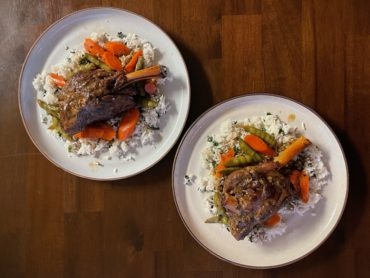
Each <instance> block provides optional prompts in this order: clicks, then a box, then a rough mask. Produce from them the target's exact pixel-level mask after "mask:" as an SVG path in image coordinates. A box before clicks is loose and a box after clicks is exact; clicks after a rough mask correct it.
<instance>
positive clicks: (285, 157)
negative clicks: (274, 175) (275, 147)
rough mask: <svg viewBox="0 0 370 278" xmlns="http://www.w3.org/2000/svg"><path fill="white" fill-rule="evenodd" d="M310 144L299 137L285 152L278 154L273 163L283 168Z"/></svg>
mask: <svg viewBox="0 0 370 278" xmlns="http://www.w3.org/2000/svg"><path fill="white" fill-rule="evenodd" d="M310 144H311V142H310V140H308V139H307V138H306V137H304V136H301V137H299V138H297V139H296V140H295V141H293V142H292V143H291V144H290V145H289V146H288V147H287V148H286V149H285V150H283V151H282V152H281V153H279V155H278V156H277V157H275V159H274V161H275V162H277V163H279V165H280V166H284V165H286V164H287V163H288V162H289V161H290V160H292V159H293V158H294V157H295V156H296V155H298V154H299V153H300V152H301V151H303V150H304V149H305V148H306V147H307V146H309V145H310Z"/></svg>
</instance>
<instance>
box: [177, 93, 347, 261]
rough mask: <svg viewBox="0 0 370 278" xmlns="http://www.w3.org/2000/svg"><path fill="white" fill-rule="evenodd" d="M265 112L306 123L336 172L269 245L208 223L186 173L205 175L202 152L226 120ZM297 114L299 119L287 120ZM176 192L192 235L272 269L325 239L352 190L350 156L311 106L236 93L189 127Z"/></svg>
mask: <svg viewBox="0 0 370 278" xmlns="http://www.w3.org/2000/svg"><path fill="white" fill-rule="evenodd" d="M264 112H272V113H275V114H277V115H279V116H280V118H281V119H282V120H283V121H286V122H288V123H289V124H290V125H291V126H297V127H301V124H302V122H304V123H305V126H306V132H305V135H306V136H307V137H308V138H309V139H310V140H311V141H312V142H313V143H314V144H316V145H317V146H318V147H319V148H320V149H321V150H322V151H323V153H324V156H325V158H324V160H325V161H326V164H327V166H328V168H329V171H330V172H331V178H330V181H329V185H328V186H326V187H325V188H324V191H323V196H324V198H323V199H322V200H321V201H320V202H319V203H318V205H317V206H316V207H315V209H314V211H313V212H314V213H315V214H316V216H313V215H312V214H311V213H310V212H307V213H306V214H304V216H303V217H300V216H297V217H294V218H293V219H292V221H291V222H289V223H288V228H287V231H286V233H284V234H283V235H282V236H278V237H276V238H275V239H274V240H273V241H272V242H269V243H267V244H263V245H260V244H256V243H250V242H249V241H248V240H247V239H245V240H243V241H236V240H235V239H234V238H233V237H232V236H231V234H230V233H229V232H228V231H227V230H226V229H225V228H223V227H222V226H221V225H218V224H205V223H204V221H205V219H207V218H208V217H209V212H208V211H207V209H206V208H205V206H204V200H203V198H204V197H203V196H202V194H201V193H200V192H199V191H198V188H197V186H196V185H194V184H193V185H190V186H189V185H184V176H185V175H186V174H194V175H195V176H197V177H198V179H200V178H201V177H202V176H204V175H206V171H205V170H204V169H203V168H202V162H201V160H202V158H201V152H202V150H203V149H204V148H205V146H206V142H207V135H210V134H214V133H217V132H219V127H220V124H221V123H222V122H224V121H225V120H229V119H235V120H238V119H245V118H248V117H251V116H255V115H261V114H262V113H264ZM290 114H294V115H295V117H296V119H295V120H294V121H288V120H287V119H288V116H289V115H290ZM172 187H173V194H174V199H175V203H176V206H177V209H178V211H179V214H180V216H181V218H182V220H183V222H184V224H185V226H186V228H187V229H188V230H189V232H190V233H191V235H192V236H193V237H194V238H195V239H196V240H197V241H198V242H199V243H200V245H202V246H203V247H204V248H205V249H206V250H208V251H209V252H211V253H212V254H214V255H215V256H217V257H219V258H221V259H223V260H226V261H228V262H230V263H233V264H236V265H240V266H243V267H250V268H272V267H278V266H283V265H287V264H289V263H292V262H295V261H297V260H299V259H301V258H303V257H304V256H306V255H308V254H309V253H311V252H312V251H313V250H315V249H316V248H317V247H318V246H319V245H320V244H321V243H323V242H324V241H325V240H326V239H327V237H328V236H329V235H330V233H331V232H332V231H333V229H334V228H335V226H336V225H337V223H338V221H339V219H340V217H341V215H342V212H343V210H344V207H345V203H346V199H347V191H348V172H347V164H346V160H345V157H344V154H343V151H342V148H341V146H340V143H339V141H338V139H337V138H336V136H335V135H334V133H333V131H332V130H331V129H330V127H329V126H328V125H327V124H326V123H325V122H324V121H323V120H322V119H321V118H320V117H319V116H318V115H317V114H316V113H315V112H313V111H312V110H310V109H308V108H307V107H305V106H303V105H301V104H299V103H297V102H295V101H292V100H290V99H287V98H282V97H278V96H273V95H265V94H255V95H245V96H241V97H236V98H232V99H230V100H227V101H225V102H222V103H220V104H218V105H216V106H214V107H212V108H211V109H209V110H208V111H207V112H205V113H204V114H203V115H202V116H201V117H199V118H198V120H197V121H195V122H194V123H193V125H192V126H191V127H190V128H189V130H188V131H187V133H186V134H185V136H184V138H183V139H182V141H181V143H180V145H179V148H178V150H177V154H176V158H175V162H174V166H173V176H172Z"/></svg>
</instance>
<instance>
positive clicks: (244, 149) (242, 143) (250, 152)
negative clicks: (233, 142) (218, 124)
mask: <svg viewBox="0 0 370 278" xmlns="http://www.w3.org/2000/svg"><path fill="white" fill-rule="evenodd" d="M239 147H240V149H241V151H242V152H243V153H245V154H247V155H250V156H251V157H252V158H253V160H254V161H255V162H260V161H262V157H261V155H259V154H258V153H257V152H256V151H255V150H254V149H252V148H251V147H250V146H249V145H248V144H247V143H246V142H245V141H244V140H242V139H239Z"/></svg>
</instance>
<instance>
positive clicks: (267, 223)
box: [263, 213, 282, 228]
mask: <svg viewBox="0 0 370 278" xmlns="http://www.w3.org/2000/svg"><path fill="white" fill-rule="evenodd" d="M281 218H282V217H281V215H280V214H279V213H275V214H273V215H271V216H270V217H269V218H268V219H267V220H266V221H265V222H264V223H263V224H264V225H265V226H267V227H270V228H271V227H273V226H275V225H276V224H278V223H279V222H280V221H281Z"/></svg>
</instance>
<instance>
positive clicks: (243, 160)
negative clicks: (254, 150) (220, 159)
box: [224, 154, 254, 167]
mask: <svg viewBox="0 0 370 278" xmlns="http://www.w3.org/2000/svg"><path fill="white" fill-rule="evenodd" d="M252 162H254V160H253V157H252V156H250V155H247V154H243V155H237V156H234V157H232V158H230V159H229V160H227V161H226V162H225V163H224V165H225V166H226V167H243V166H247V165H248V164H250V163H252Z"/></svg>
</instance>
